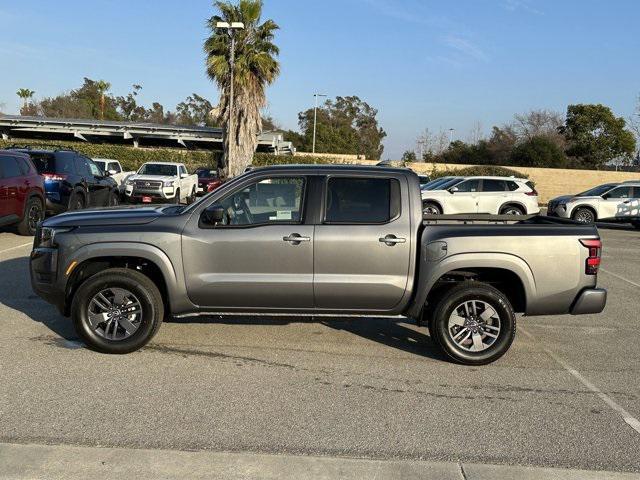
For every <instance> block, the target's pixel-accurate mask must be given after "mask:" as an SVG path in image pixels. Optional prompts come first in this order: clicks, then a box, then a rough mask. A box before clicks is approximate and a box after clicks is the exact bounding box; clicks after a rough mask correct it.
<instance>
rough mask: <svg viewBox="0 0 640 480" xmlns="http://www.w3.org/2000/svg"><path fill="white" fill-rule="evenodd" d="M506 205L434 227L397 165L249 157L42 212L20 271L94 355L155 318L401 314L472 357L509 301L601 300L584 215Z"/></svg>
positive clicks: (502, 330) (493, 343)
mask: <svg viewBox="0 0 640 480" xmlns="http://www.w3.org/2000/svg"><path fill="white" fill-rule="evenodd" d="M508 218H509V220H510V221H506V220H504V221H494V222H493V223H492V222H473V223H471V224H465V223H464V222H461V221H454V220H451V221H447V220H446V219H444V220H438V223H436V224H430V223H429V222H428V221H425V220H424V219H423V215H422V201H421V197H420V188H419V183H418V176H417V175H415V174H414V173H412V172H411V171H409V170H405V169H393V168H381V167H356V166H279V167H266V168H258V169H254V170H251V171H250V172H248V173H246V174H244V175H242V176H240V177H237V178H235V179H234V180H232V181H230V182H228V183H226V184H224V185H223V186H222V187H220V188H219V189H217V190H215V191H214V192H212V193H211V194H209V195H207V196H205V197H203V198H202V199H201V200H200V201H198V202H197V203H194V204H192V205H189V206H179V205H175V206H146V207H128V208H127V207H125V208H109V209H102V210H83V211H78V212H70V213H66V214H63V215H59V216H56V217H53V218H49V219H48V220H46V221H45V222H44V223H43V224H42V225H41V226H40V227H39V229H38V231H37V235H36V238H35V241H34V248H33V251H32V253H31V279H32V285H33V289H34V290H35V292H36V293H38V294H39V295H40V296H42V297H43V298H44V299H46V300H47V301H49V302H50V303H53V304H55V305H56V306H57V307H58V309H59V310H60V312H62V313H63V314H64V315H65V316H71V317H72V318H73V322H74V325H75V327H76V329H77V332H78V334H79V335H80V336H81V337H82V339H83V340H84V341H85V342H86V343H87V345H89V346H90V347H91V348H93V349H95V350H98V351H101V352H107V353H128V352H131V351H134V350H136V349H138V348H140V347H142V346H143V345H145V344H146V343H147V342H149V340H150V339H151V338H152V337H153V336H154V334H155V333H156V332H157V331H158V328H159V327H160V324H161V322H162V320H163V318H164V317H165V315H171V316H173V317H184V316H190V315H209V314H213V313H225V314H239V313H242V314H245V315H251V314H273V315H278V314H287V315H292V314H304V315H314V316H316V315H317V316H320V315H332V316H336V315H338V316H365V317H366V316H376V317H380V316H390V317H398V316H404V317H408V318H411V319H415V321H416V322H417V323H418V325H426V326H428V328H429V331H430V334H431V336H432V338H433V339H434V341H435V343H436V344H437V345H439V346H440V347H441V348H442V349H443V350H444V352H446V354H447V355H449V356H450V357H451V358H452V359H454V360H456V361H458V362H461V363H465V364H475V365H478V364H485V363H489V362H491V361H493V360H495V359H497V358H499V357H500V356H502V355H503V354H504V353H505V352H506V351H507V350H508V348H509V346H510V345H511V343H512V341H513V338H514V335H515V331H516V318H515V313H524V314H526V315H549V314H568V313H571V314H585V313H598V312H601V311H602V309H603V308H604V306H605V302H606V291H605V290H602V289H598V288H596V279H597V272H598V266H599V264H600V252H601V242H600V239H599V237H598V231H597V229H596V228H595V227H594V226H589V225H578V224H575V223H573V222H571V221H570V220H563V219H553V218H546V217H528V218H525V219H523V220H520V221H518V220H514V218H513V217H508ZM494 220H495V219H494ZM498 220H500V219H498ZM360 321H363V320H360Z"/></svg>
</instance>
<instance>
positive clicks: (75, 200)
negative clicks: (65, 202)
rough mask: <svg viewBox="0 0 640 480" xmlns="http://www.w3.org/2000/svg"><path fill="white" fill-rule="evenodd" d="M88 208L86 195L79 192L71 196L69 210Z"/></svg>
mask: <svg viewBox="0 0 640 480" xmlns="http://www.w3.org/2000/svg"><path fill="white" fill-rule="evenodd" d="M85 206H86V203H85V201H84V195H83V194H82V193H80V192H78V191H75V192H73V193H72V194H71V198H69V208H67V210H82V209H83V208H84V207H85Z"/></svg>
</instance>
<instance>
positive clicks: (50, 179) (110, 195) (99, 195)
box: [13, 148, 119, 214]
mask: <svg viewBox="0 0 640 480" xmlns="http://www.w3.org/2000/svg"><path fill="white" fill-rule="evenodd" d="M13 150H14V151H19V152H23V153H26V154H27V155H29V156H30V157H31V161H32V162H33V164H34V165H35V167H36V169H37V170H38V173H39V174H40V175H42V176H43V177H44V189H45V196H46V210H47V212H48V213H53V214H55V213H61V212H64V211H67V210H79V209H82V208H86V207H107V206H115V205H118V203H119V195H118V185H117V183H116V182H115V180H114V179H113V178H110V177H109V174H108V173H105V172H103V171H102V170H101V169H100V168H99V167H98V166H97V165H96V164H95V163H93V161H92V160H91V159H90V158H88V157H86V156H84V155H82V154H81V153H78V152H75V151H73V150H35V149H28V148H17V149H13Z"/></svg>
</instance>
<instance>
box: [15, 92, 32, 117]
mask: <svg viewBox="0 0 640 480" xmlns="http://www.w3.org/2000/svg"><path fill="white" fill-rule="evenodd" d="M35 93H36V92H34V91H33V90H30V89H28V88H19V89H18V91H17V92H16V95H18V97H20V98H21V99H22V107H21V108H20V115H30V114H33V112H32V111H30V110H31V109H30V108H29V107H30V102H29V100H31V98H32V97H33V95H34V94H35Z"/></svg>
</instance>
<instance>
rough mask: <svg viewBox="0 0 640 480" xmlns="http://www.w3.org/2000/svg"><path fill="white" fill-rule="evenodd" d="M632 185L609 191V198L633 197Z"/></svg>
mask: <svg viewBox="0 0 640 480" xmlns="http://www.w3.org/2000/svg"><path fill="white" fill-rule="evenodd" d="M631 189H632V187H618V188H614V189H613V190H611V191H610V192H609V193H607V195H606V196H607V198H631V197H632V195H631V193H632V192H631Z"/></svg>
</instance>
